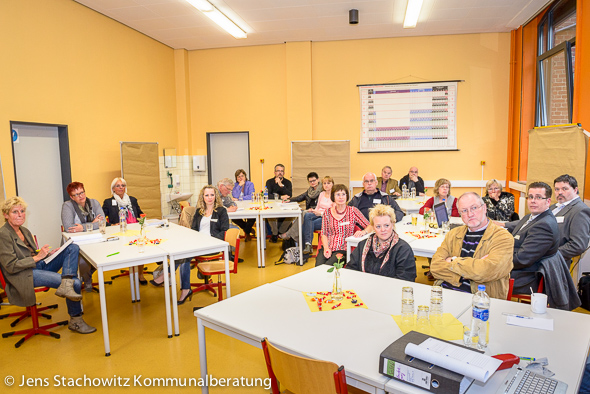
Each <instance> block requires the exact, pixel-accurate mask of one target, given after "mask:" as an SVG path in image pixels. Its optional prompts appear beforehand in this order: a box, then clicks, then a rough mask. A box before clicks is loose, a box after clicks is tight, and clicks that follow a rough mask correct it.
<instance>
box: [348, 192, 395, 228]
mask: <svg viewBox="0 0 590 394" xmlns="http://www.w3.org/2000/svg"><path fill="white" fill-rule="evenodd" d="M363 193H364V194H365V196H367V194H366V193H365V191H364V190H363V191H362V192H360V193H357V194H356V195H355V196H354V197H353V198H352V200H350V201H349V202H348V205H350V206H351V207H355V208H357V209H358V210H359V211H361V213H362V214H363V215H364V216H365V217H366V218H367V220H369V209H370V208H373V207H374V206H375V205H376V204H384V205H389V206H390V207H392V208H393V210H394V211H395V221H396V222H399V221H401V220H402V219H403V217H404V211H402V209H401V208H400V207H399V205H397V202H395V200H394V199H393V197H391V196H390V195H389V194H387V193H384V192H382V191H381V190H377V192H376V193H375V194H372V195H370V196H368V198H369V203H368V204H363V203H362V198H363ZM376 200H378V201H379V202H375V201H376ZM365 203H366V200H365Z"/></svg>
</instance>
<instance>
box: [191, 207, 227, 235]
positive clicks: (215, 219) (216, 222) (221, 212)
mask: <svg viewBox="0 0 590 394" xmlns="http://www.w3.org/2000/svg"><path fill="white" fill-rule="evenodd" d="M201 219H203V215H201V213H200V212H199V209H198V208H197V211H196V212H195V217H194V218H193V224H192V225H191V228H192V229H193V230H196V231H199V228H200V227H201ZM228 229H229V217H228V216H227V210H226V209H225V208H223V207H221V208H217V210H215V211H213V214H212V215H211V226H210V230H211V231H210V233H211V236H212V237H215V238H219V239H220V240H222V241H223V240H225V232H226V231H227V230H228Z"/></svg>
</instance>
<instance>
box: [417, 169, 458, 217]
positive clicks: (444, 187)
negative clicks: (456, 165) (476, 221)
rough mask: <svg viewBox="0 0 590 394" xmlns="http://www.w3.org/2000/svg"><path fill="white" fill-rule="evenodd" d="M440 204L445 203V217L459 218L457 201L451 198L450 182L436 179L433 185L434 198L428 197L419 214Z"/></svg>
mask: <svg viewBox="0 0 590 394" xmlns="http://www.w3.org/2000/svg"><path fill="white" fill-rule="evenodd" d="M441 202H444V203H445V207H446V208H447V215H448V216H449V217H451V216H455V217H459V216H460V215H459V211H458V210H457V199H456V198H455V197H453V196H451V181H449V180H448V179H445V178H440V179H438V180H437V181H436V182H435V184H434V197H430V198H429V199H428V200H426V202H425V203H424V205H423V206H422V208H420V214H421V215H423V214H424V210H425V209H426V208H428V209H432V207H433V206H435V205H436V204H439V203H441Z"/></svg>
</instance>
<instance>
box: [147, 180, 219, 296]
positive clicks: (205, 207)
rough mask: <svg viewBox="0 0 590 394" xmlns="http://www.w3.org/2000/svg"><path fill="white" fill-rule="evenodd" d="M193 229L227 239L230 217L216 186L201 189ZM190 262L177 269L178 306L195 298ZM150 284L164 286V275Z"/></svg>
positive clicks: (183, 263)
mask: <svg viewBox="0 0 590 394" xmlns="http://www.w3.org/2000/svg"><path fill="white" fill-rule="evenodd" d="M191 228H192V229H193V230H196V231H199V232H204V233H205V234H209V235H211V236H212V237H215V238H219V239H221V240H224V239H225V232H226V231H227V230H228V229H229V217H228V216H227V211H226V210H225V208H224V207H223V203H222V202H221V196H220V195H219V192H218V191H217V189H216V188H215V186H212V185H207V186H204V187H203V188H202V189H201V193H200V194H199V199H198V201H197V211H196V212H195V216H194V218H193V223H192V225H191ZM190 260H191V259H185V261H184V262H179V264H178V265H177V266H176V268H178V267H179V266H180V295H179V296H178V305H182V304H184V302H185V301H186V299H187V298H188V299H192V297H193V290H192V289H191V265H190ZM150 283H151V284H153V285H154V286H162V285H163V284H164V275H160V276H159V277H157V278H156V279H154V280H151V281H150Z"/></svg>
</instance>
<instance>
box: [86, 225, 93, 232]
mask: <svg viewBox="0 0 590 394" xmlns="http://www.w3.org/2000/svg"><path fill="white" fill-rule="evenodd" d="M93 227H94V224H92V223H86V231H88V232H91V231H92V230H93Z"/></svg>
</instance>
